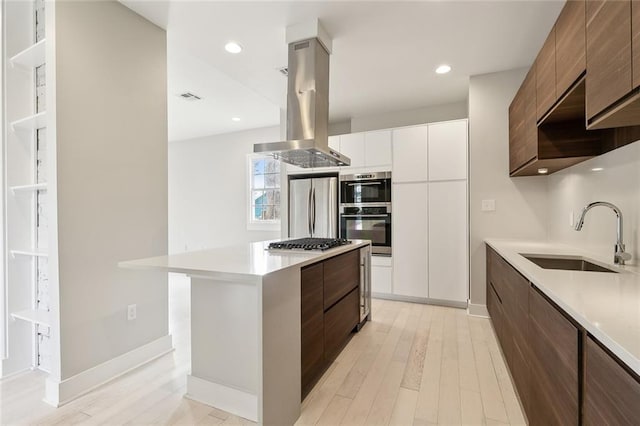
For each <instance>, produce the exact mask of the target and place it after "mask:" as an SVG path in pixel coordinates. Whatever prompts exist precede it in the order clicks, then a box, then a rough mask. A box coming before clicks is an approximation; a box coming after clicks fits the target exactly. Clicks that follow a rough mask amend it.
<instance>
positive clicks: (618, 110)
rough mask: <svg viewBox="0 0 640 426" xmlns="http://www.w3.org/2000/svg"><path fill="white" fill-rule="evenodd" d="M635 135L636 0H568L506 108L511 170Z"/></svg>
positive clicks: (639, 45)
mask: <svg viewBox="0 0 640 426" xmlns="http://www.w3.org/2000/svg"><path fill="white" fill-rule="evenodd" d="M639 139H640V0H604V1H603V0H589V1H586V0H568V1H567V2H566V3H565V6H564V8H563V9H562V11H561V12H560V15H559V16H558V19H557V20H556V22H555V25H554V26H553V27H552V29H551V31H550V32H549V35H548V36H547V39H546V40H545V42H544V44H543V45H542V47H541V49H540V52H539V53H538V55H537V57H536V60H535V62H534V63H533V65H532V66H531V69H530V70H529V73H528V74H527V76H526V78H525V79H524V81H523V83H522V85H521V86H520V89H519V90H518V91H517V93H516V95H515V97H514V99H513V102H512V103H511V105H510V107H509V174H510V175H511V176H513V177H515V176H532V175H539V174H543V175H544V174H549V173H554V172H556V171H558V170H561V169H564V168H566V167H569V166H572V165H574V164H577V163H579V162H581V161H585V160H588V159H590V158H592V157H594V156H597V155H601V154H603V153H605V152H608V151H611V150H612V149H615V148H619V147H621V146H624V145H626V144H628V143H631V142H634V141H636V140H639Z"/></svg>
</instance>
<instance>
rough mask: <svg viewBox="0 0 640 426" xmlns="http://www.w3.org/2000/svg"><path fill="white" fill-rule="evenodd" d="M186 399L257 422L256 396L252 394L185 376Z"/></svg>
mask: <svg viewBox="0 0 640 426" xmlns="http://www.w3.org/2000/svg"><path fill="white" fill-rule="evenodd" d="M185 397H186V398H189V399H193V400H194V401H198V402H202V403H203V404H207V405H210V406H212V407H215V408H217V409H219V410H222V411H226V412H228V413H231V414H235V415H236V416H240V417H244V418H245V419H248V420H251V421H252V422H257V421H258V396H257V395H254V394H252V393H248V392H245V391H241V390H238V389H234V388H230V387H228V386H224V385H221V384H219V383H214V382H210V381H208V380H204V379H201V378H199V377H195V376H192V375H190V374H189V375H188V376H187V394H186V395H185Z"/></svg>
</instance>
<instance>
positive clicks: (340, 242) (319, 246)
mask: <svg viewBox="0 0 640 426" xmlns="http://www.w3.org/2000/svg"><path fill="white" fill-rule="evenodd" d="M347 244H351V241H349V240H345V239H342V238H299V239H296V240H288V241H278V242H277V243H269V248H268V249H269V250H319V251H325V250H329V249H332V248H335V247H339V246H344V245H347Z"/></svg>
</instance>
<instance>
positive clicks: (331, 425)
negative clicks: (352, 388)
mask: <svg viewBox="0 0 640 426" xmlns="http://www.w3.org/2000/svg"><path fill="white" fill-rule="evenodd" d="M351 401H352V400H351V398H346V397H344V396H340V395H334V397H333V399H331V402H330V403H329V405H328V406H327V408H326V409H325V410H324V412H323V413H322V416H320V419H319V420H318V422H317V423H316V425H317V426H335V425H338V424H340V422H341V421H342V418H343V417H344V415H345V413H346V412H347V408H349V405H350V404H351Z"/></svg>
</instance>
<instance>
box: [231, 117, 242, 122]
mask: <svg viewBox="0 0 640 426" xmlns="http://www.w3.org/2000/svg"><path fill="white" fill-rule="evenodd" d="M231 121H240V117H231Z"/></svg>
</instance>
